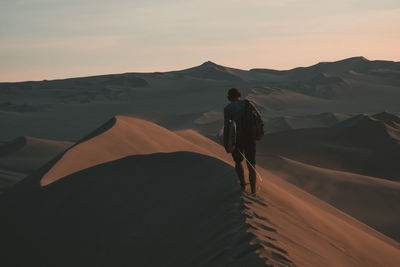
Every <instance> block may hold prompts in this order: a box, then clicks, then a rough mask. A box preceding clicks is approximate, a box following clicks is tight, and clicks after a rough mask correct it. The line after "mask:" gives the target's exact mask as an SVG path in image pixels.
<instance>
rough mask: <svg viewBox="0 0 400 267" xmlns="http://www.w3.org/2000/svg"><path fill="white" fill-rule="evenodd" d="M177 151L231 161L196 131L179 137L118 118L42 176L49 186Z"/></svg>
mask: <svg viewBox="0 0 400 267" xmlns="http://www.w3.org/2000/svg"><path fill="white" fill-rule="evenodd" d="M188 139H189V140H193V141H194V142H192V141H189V140H188ZM166 140H167V141H166ZM199 142H200V143H199ZM175 151H193V152H198V153H202V154H205V155H210V156H214V157H218V158H220V159H223V160H224V161H226V162H231V161H232V160H231V159H230V158H229V157H228V155H227V154H226V153H225V152H224V150H223V148H222V147H216V146H215V144H214V143H213V142H212V141H211V140H209V139H207V138H205V137H202V136H200V135H199V134H196V133H195V132H193V131H183V132H179V134H177V133H174V132H171V131H169V130H167V129H165V128H163V127H160V126H158V125H156V124H154V123H151V122H148V121H144V120H140V119H136V118H131V117H126V116H116V117H114V118H113V119H111V120H110V121H108V122H107V123H106V124H104V125H102V126H101V127H100V128H98V129H97V130H95V131H94V132H92V133H91V134H89V136H87V137H85V138H84V139H83V140H82V141H80V142H78V144H77V145H76V146H73V147H72V148H70V149H69V150H67V151H66V152H65V153H64V155H62V157H61V158H60V159H59V160H58V161H57V162H56V163H55V165H54V166H52V167H51V169H50V170H49V171H48V172H47V173H46V174H45V175H44V176H43V179H42V180H41V184H42V185H48V184H50V183H52V182H54V181H56V180H58V179H60V178H62V177H64V176H66V175H69V174H72V173H74V172H77V171H80V170H83V169H86V168H89V167H92V166H95V165H98V164H101V163H104V162H107V161H112V160H116V159H120V158H123V157H126V156H129V155H133V154H136V155H138V154H151V153H157V152H175Z"/></svg>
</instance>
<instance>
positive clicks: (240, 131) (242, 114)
mask: <svg viewBox="0 0 400 267" xmlns="http://www.w3.org/2000/svg"><path fill="white" fill-rule="evenodd" d="M240 97H241V93H240V92H239V90H238V89H236V88H232V89H230V90H229V91H228V99H229V101H230V102H231V103H229V104H228V105H227V106H226V107H225V108H224V144H225V149H226V150H227V151H228V152H231V153H232V157H233V160H234V161H235V169H236V173H237V175H238V178H239V182H240V186H241V187H242V189H243V190H244V189H245V188H246V183H245V179H244V170H243V166H242V161H243V159H244V157H243V155H244V156H245V157H246V159H247V160H246V163H247V168H248V170H249V181H250V186H251V192H252V193H253V194H255V193H256V173H255V164H256V139H254V137H253V136H252V135H251V134H249V131H248V130H247V128H248V123H249V122H248V121H246V109H247V106H246V105H251V103H250V102H248V101H247V100H240ZM246 102H247V103H246ZM253 108H254V107H253ZM230 120H233V121H234V122H235V124H236V142H235V143H236V144H235V146H234V149H233V151H229V149H228V148H227V144H226V140H227V139H228V138H230V137H229V131H230V129H229V127H231V126H230V123H231V122H230ZM250 164H251V165H252V166H251V165H250Z"/></svg>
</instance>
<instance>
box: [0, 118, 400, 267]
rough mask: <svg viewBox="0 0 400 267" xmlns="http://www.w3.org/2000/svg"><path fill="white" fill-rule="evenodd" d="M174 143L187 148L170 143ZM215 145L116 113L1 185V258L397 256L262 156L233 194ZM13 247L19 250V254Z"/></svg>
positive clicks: (134, 260) (313, 260) (224, 158)
mask: <svg viewBox="0 0 400 267" xmlns="http://www.w3.org/2000/svg"><path fill="white" fill-rule="evenodd" d="M205 148H207V149H205ZM182 150H184V151H193V152H196V153H193V152H176V151H182ZM120 151H123V152H122V153H120ZM159 152H168V153H161V154H160V153H159ZM129 153H130V155H128V154H129ZM149 153H152V154H150V155H149ZM198 153H200V154H208V155H200V154H198ZM223 153H224V152H223V148H222V147H221V146H219V145H218V144H216V143H214V142H212V141H210V140H208V139H206V138H204V137H202V136H200V135H199V134H197V133H196V132H193V131H179V132H176V133H174V132H170V131H168V130H166V129H164V128H162V127H160V126H157V125H155V124H153V123H150V122H146V121H143V120H139V119H134V118H128V117H124V116H117V117H116V118H114V119H112V120H110V121H109V122H107V123H106V124H104V125H103V126H102V127H100V128H99V129H97V130H96V131H94V132H93V133H91V134H90V135H89V136H87V137H86V138H84V139H83V140H82V141H81V142H79V143H78V144H77V145H75V146H74V147H72V148H71V149H69V150H68V151H67V152H66V153H65V154H64V155H62V156H60V157H57V158H55V159H54V161H53V162H51V163H48V164H47V166H44V167H43V168H42V169H41V170H40V171H38V172H36V173H35V174H33V175H31V176H30V177H28V178H27V179H25V180H24V181H22V182H21V183H19V184H17V185H16V186H15V187H13V188H11V189H10V190H9V191H7V192H6V193H5V194H3V195H2V196H1V197H0V213H1V214H2V215H4V216H5V217H6V218H7V220H2V221H0V231H2V232H1V235H2V239H1V240H0V242H1V250H2V251H3V252H5V253H4V255H5V258H4V259H3V262H8V261H10V260H12V262H13V263H15V266H25V265H26V264H27V263H29V264H34V263H36V262H40V263H41V265H42V266H54V265H57V266H70V265H71V264H72V265H74V266H110V265H113V266H125V265H132V264H135V265H140V266H157V265H162V266H268V264H270V265H271V264H272V265H274V266H275V265H276V266H396V264H397V263H398V262H399V261H400V253H399V252H400V246H399V243H398V242H396V241H393V240H391V239H390V238H388V237H386V236H384V235H383V234H381V233H379V232H377V231H375V230H373V229H372V228H370V227H368V226H366V225H365V224H362V223H361V222H359V221H357V220H355V219H353V218H352V217H350V216H348V215H346V214H345V213H343V212H341V211H339V210H337V209H335V208H334V207H332V206H330V205H328V204H326V203H325V202H323V201H321V200H319V199H317V198H316V197H313V196H312V195H309V194H308V193H306V192H304V191H302V190H300V189H298V188H297V187H295V186H294V185H291V184H290V183H288V182H286V181H284V180H283V179H281V178H279V177H278V176H275V175H274V174H272V173H270V172H268V171H266V170H264V169H262V168H258V170H259V172H260V173H261V175H262V176H263V178H264V182H263V184H262V185H261V191H260V192H259V195H258V196H257V198H253V197H249V196H246V195H244V196H242V197H241V193H240V191H239V187H238V185H237V178H236V176H235V173H234V170H233V168H232V165H230V164H231V160H230V158H229V155H227V154H223ZM132 155H133V156H132ZM227 163H228V164H227ZM77 166H78V167H77ZM43 175H44V176H43ZM64 175H67V176H64ZM62 176H64V177H63V178H62ZM60 178H62V179H60ZM42 185H46V186H45V187H43V186H42ZM20 253H24V255H26V257H17V255H19V254H20ZM155 255H156V256H155ZM43 258H46V262H43Z"/></svg>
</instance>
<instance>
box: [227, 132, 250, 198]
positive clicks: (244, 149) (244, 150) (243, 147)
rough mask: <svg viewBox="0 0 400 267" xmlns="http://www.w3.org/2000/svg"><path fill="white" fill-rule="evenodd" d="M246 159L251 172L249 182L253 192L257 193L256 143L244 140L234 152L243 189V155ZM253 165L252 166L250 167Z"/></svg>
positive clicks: (236, 167) (233, 155)
mask: <svg viewBox="0 0 400 267" xmlns="http://www.w3.org/2000/svg"><path fill="white" fill-rule="evenodd" d="M242 154H243V155H244V156H245V157H246V159H247V160H246V163H247V169H248V170H249V181H250V186H251V192H252V193H255V192H256V172H255V170H254V169H255V167H256V141H255V140H251V139H250V140H246V139H242V140H240V141H239V142H238V143H237V146H236V149H235V150H234V151H233V152H232V157H233V160H234V161H235V169H236V173H237V175H238V177H239V181H240V184H241V185H242V187H244V185H245V181H244V170H243V166H242V161H243V159H244V158H243V155H242ZM250 164H251V165H250Z"/></svg>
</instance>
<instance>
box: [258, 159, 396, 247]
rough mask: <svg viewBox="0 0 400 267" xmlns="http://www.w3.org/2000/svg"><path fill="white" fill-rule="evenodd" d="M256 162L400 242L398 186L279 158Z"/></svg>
mask: <svg viewBox="0 0 400 267" xmlns="http://www.w3.org/2000/svg"><path fill="white" fill-rule="evenodd" d="M259 161H260V165H261V166H263V167H265V168H267V169H268V170H270V171H272V172H273V173H274V174H275V175H277V176H279V177H281V178H283V179H285V180H286V181H289V182H290V183H292V184H294V185H296V186H298V187H300V188H302V189H304V190H305V191H307V192H309V193H311V194H313V195H315V196H316V197H318V198H319V199H322V200H324V201H326V202H327V203H329V204H331V205H332V206H334V207H336V208H339V209H341V210H342V211H344V212H346V213H347V214H349V215H351V216H353V217H355V218H357V219H359V220H360V221H362V222H364V223H366V224H368V225H369V226H371V227H373V228H375V229H376V230H378V231H380V232H382V233H384V234H386V235H387V236H389V237H391V238H393V239H395V240H397V241H399V240H400V229H399V227H398V226H399V225H400V213H399V212H398V210H399V207H398V203H400V183H398V182H392V181H388V180H385V179H380V178H375V177H369V176H363V175H357V174H353V173H348V172H341V171H334V170H328V169H322V168H318V167H315V166H311V165H307V164H304V163H300V162H297V161H294V160H290V159H287V158H281V157H262V158H261V159H260V160H259Z"/></svg>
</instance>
